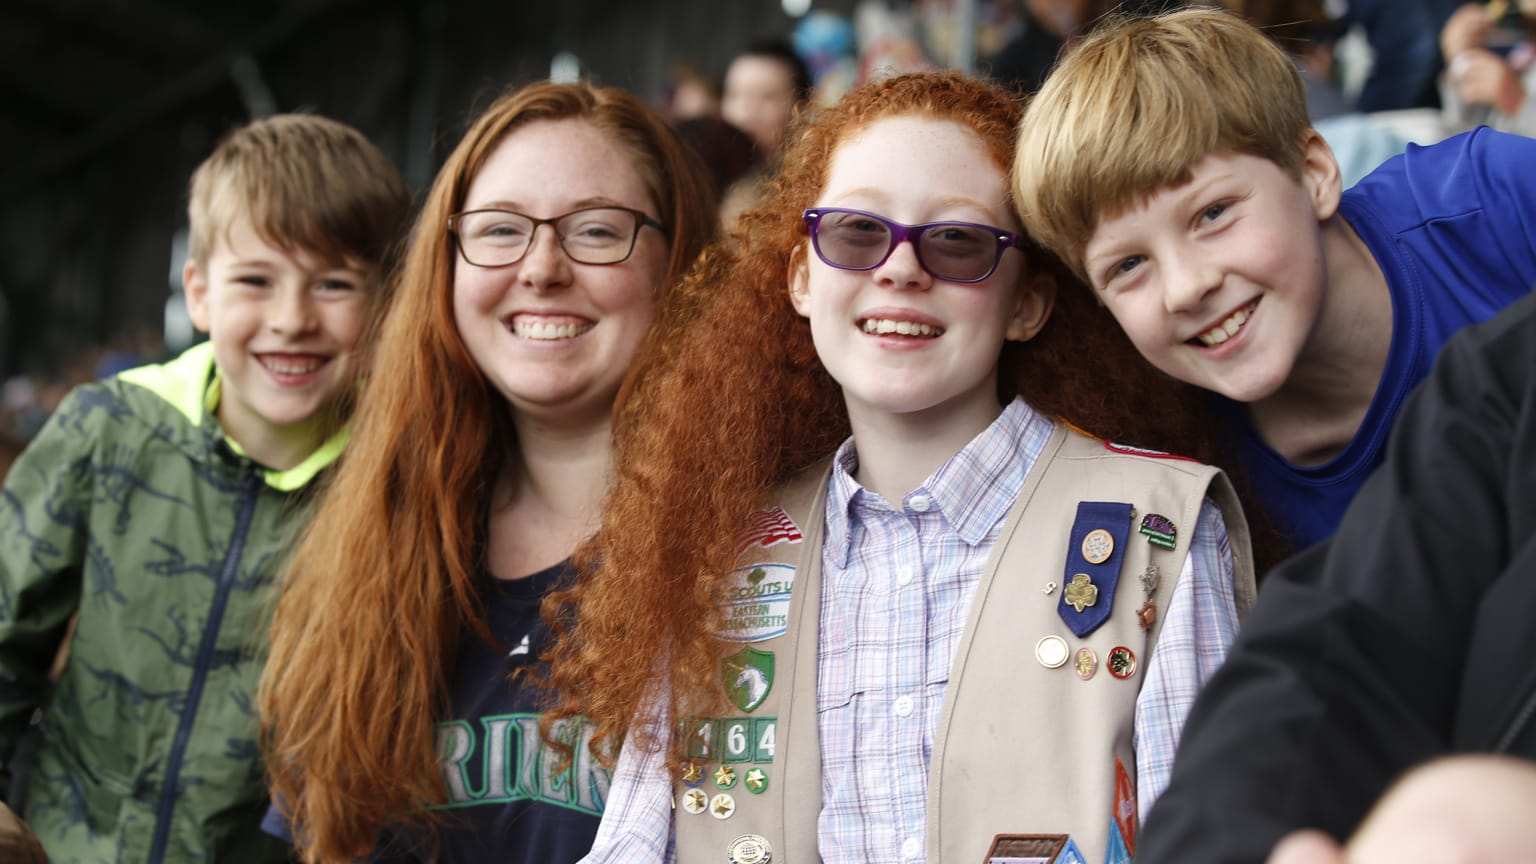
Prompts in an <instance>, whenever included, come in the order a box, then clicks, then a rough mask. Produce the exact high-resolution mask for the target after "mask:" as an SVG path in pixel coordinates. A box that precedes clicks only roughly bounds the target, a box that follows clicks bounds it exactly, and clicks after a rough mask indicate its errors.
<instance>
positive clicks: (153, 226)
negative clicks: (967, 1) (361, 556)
mask: <svg viewBox="0 0 1536 864" xmlns="http://www.w3.org/2000/svg"><path fill="white" fill-rule="evenodd" d="M839 5H842V6H845V7H846V6H847V5H848V4H846V3H844V4H839ZM792 26H793V21H792V20H791V19H789V18H788V17H786V16H785V14H784V13H783V12H782V11H781V9H780V7H779V0H731V2H729V3H717V2H714V0H634V2H618V0H548V2H528V0H510V2H506V0H503V2H489V0H366V2H365V0H227V2H225V0H216V2H207V0H6V2H5V3H3V4H0V202H3V203H0V376H6V375H10V374H12V373H14V372H16V371H31V370H36V371H43V372H46V373H48V374H59V373H61V372H62V371H65V370H63V369H62V368H61V367H63V366H65V365H67V364H68V363H69V360H70V358H71V357H74V356H77V355H78V353H79V352H81V351H82V350H84V349H86V348H89V347H90V346H94V345H99V344H102V343H104V342H106V341H107V340H109V339H111V338H113V337H115V336H117V335H119V334H122V333H124V332H126V331H128V330H130V329H132V328H134V327H136V326H145V327H151V328H154V329H156V330H158V329H159V328H160V327H161V326H162V323H163V321H164V319H165V310H166V308H167V305H168V302H169V304H170V305H172V306H174V304H175V303H176V302H178V301H177V300H176V298H175V297H174V295H173V293H172V292H173V283H174V282H175V274H179V272H180V266H181V261H179V260H174V259H175V258H176V257H177V253H176V252H175V251H174V250H173V247H172V243H173V238H174V236H175V235H176V233H177V231H178V230H179V229H180V228H182V226H183V225H184V222H185V215H184V212H183V209H184V206H185V184H186V181H187V178H188V176H189V175H190V173H191V170H192V169H193V168H194V167H195V166H196V164H197V163H198V162H199V161H200V160H201V159H202V158H203V156H205V155H206V154H207V152H208V150H209V149H210V148H211V147H212V145H213V143H214V141H215V140H216V139H217V138H218V136H219V135H220V134H221V133H222V132H223V131H224V130H225V129H227V128H229V127H230V126H232V125H234V124H237V123H240V122H243V121H245V120H247V119H249V118H251V117H253V116H260V115H263V114H268V113H273V112H277V111H290V110H309V111H315V112H318V113H322V114H326V115H329V116H332V117H335V118H337V119H339V120H342V121H344V122H347V123H351V124H352V125H354V126H356V127H358V128H359V129H361V130H362V131H364V132H365V133H366V134H368V135H369V136H370V137H371V138H372V139H373V140H374V141H375V142H376V143H378V144H379V145H380V146H381V147H382V148H383V149H384V150H385V152H387V153H389V154H390V155H391V156H392V157H393V158H394V159H395V160H396V161H397V163H398V164H399V165H400V167H401V169H402V170H403V171H404V172H405V174H406V179H407V181H408V182H409V183H410V184H411V187H412V189H413V190H414V191H416V192H417V193H418V194H420V192H422V191H423V190H424V189H425V188H426V186H427V185H428V183H430V181H431V178H432V175H433V173H434V172H435V171H436V168H437V165H438V164H439V161H440V159H441V157H442V155H443V154H444V152H445V149H446V148H447V147H449V146H451V145H452V144H453V142H454V141H455V140H456V139H457V136H458V134H459V132H460V130H461V129H462V127H463V124H464V122H465V121H466V120H467V119H468V118H469V117H471V116H472V115H473V113H474V111H476V110H477V109H478V108H480V107H482V106H483V105H485V104H486V103H487V102H488V101H489V100H490V99H491V98H492V97H493V96H494V95H495V94H496V93H499V92H500V91H501V90H502V89H503V88H505V87H507V86H512V85H517V84H521V83H525V82H527V81H532V80H536V79H539V78H543V77H547V76H548V74H549V70H550V64H551V62H552V60H553V58H554V57H555V56H556V55H557V54H561V53H562V52H565V53H568V54H570V55H574V56H575V57H576V58H577V59H578V60H579V61H580V63H581V67H582V69H583V72H584V74H586V75H587V77H590V78H592V79H594V80H596V81H598V82H599V83H603V84H611V85H616V86H621V87H625V88H628V89H630V90H632V91H633V92H635V93H637V94H640V95H641V96H643V97H645V98H648V99H650V98H655V97H657V96H658V95H659V94H660V93H661V91H662V89H663V87H664V84H665V81H666V77H667V73H668V69H669V68H670V67H671V65H672V64H673V63H675V62H677V61H680V60H687V61H690V62H692V63H694V64H696V65H698V66H699V67H701V68H703V69H706V70H709V71H713V72H715V73H717V74H718V73H719V72H720V71H721V70H722V69H723V67H724V64H725V63H726V62H727V60H728V59H729V57H730V55H731V53H732V52H733V51H734V50H735V49H736V48H738V47H740V46H742V45H745V44H746V43H747V42H749V41H751V40H753V39H754V38H757V37H759V36H764V35H771V34H779V35H788V34H789V32H790V30H791V28H792Z"/></svg>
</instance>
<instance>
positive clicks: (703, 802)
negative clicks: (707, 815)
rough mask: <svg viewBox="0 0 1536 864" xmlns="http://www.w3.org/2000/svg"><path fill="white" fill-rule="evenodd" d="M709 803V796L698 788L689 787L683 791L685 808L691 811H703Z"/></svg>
mask: <svg viewBox="0 0 1536 864" xmlns="http://www.w3.org/2000/svg"><path fill="white" fill-rule="evenodd" d="M708 805H709V798H708V797H707V796H705V794H704V793H703V792H702V791H700V790H698V789H689V790H688V791H687V792H684V793H683V809H684V810H687V811H688V812H689V813H703V812H704V808H705V807H707V806H708Z"/></svg>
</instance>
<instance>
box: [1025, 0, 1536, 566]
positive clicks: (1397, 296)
mask: <svg viewBox="0 0 1536 864" xmlns="http://www.w3.org/2000/svg"><path fill="white" fill-rule="evenodd" d="M1532 165H1536V141H1533V140H1531V139H1527V138H1520V137H1517V136H1511V135H1504V134H1501V133H1496V132H1493V131H1490V130H1486V129H1482V130H1477V131H1474V132H1471V133H1468V134H1465V135H1461V136H1457V137H1455V138H1452V139H1449V140H1447V141H1445V142H1442V143H1440V144H1437V145H1434V146H1431V147H1410V148H1409V150H1408V152H1407V153H1406V154H1404V155H1402V156H1398V157H1395V158H1393V159H1391V160H1389V161H1388V162H1387V163H1385V164H1384V165H1383V166H1381V167H1380V168H1378V169H1377V170H1376V171H1375V172H1373V173H1372V174H1371V175H1370V176H1368V177H1367V178H1366V179H1364V180H1363V181H1361V182H1360V183H1359V184H1357V185H1356V186H1354V187H1353V188H1351V189H1349V190H1348V191H1344V190H1343V189H1342V188H1341V187H1342V184H1341V181H1340V178H1339V168H1338V163H1337V162H1336V161H1335V160H1334V157H1333V154H1332V152H1330V150H1329V149H1328V145H1327V144H1326V143H1325V142H1324V141H1323V139H1322V137H1321V136H1320V135H1318V133H1317V132H1316V131H1315V130H1314V129H1312V128H1311V126H1310V125H1309V124H1308V120H1307V111H1306V103H1305V99H1304V96H1303V90H1302V83H1301V78H1300V76H1299V74H1298V73H1297V71H1296V69H1295V67H1294V66H1293V65H1292V62H1291V60H1290V59H1289V58H1288V57H1287V56H1286V54H1285V52H1284V51H1282V50H1281V49H1280V48H1279V47H1277V46H1276V45H1275V44H1274V43H1273V42H1272V41H1270V40H1269V39H1268V38H1267V37H1266V36H1265V35H1264V34H1263V33H1262V32H1260V31H1258V30H1257V29H1255V28H1253V27H1252V26H1250V25H1248V24H1247V23H1245V22H1243V21H1242V20H1241V19H1240V18H1237V17H1236V16H1234V15H1231V14H1229V13H1225V12H1221V11H1218V10H1214V9H1187V10H1181V11H1178V12H1173V13H1168V14H1165V15H1162V16H1158V17H1154V18H1150V19H1141V20H1136V19H1126V20H1121V21H1118V22H1114V23H1111V24H1109V25H1107V26H1105V27H1103V28H1101V29H1100V30H1098V31H1096V32H1095V33H1094V34H1093V35H1091V36H1089V37H1088V38H1087V39H1085V40H1084V41H1083V42H1082V43H1081V44H1080V45H1079V46H1078V47H1077V48H1076V49H1075V50H1074V51H1073V52H1072V53H1071V54H1070V55H1068V56H1067V57H1066V58H1065V59H1064V60H1063V61H1062V63H1061V64H1060V66H1058V68H1057V69H1056V70H1055V71H1054V72H1053V73H1052V75H1051V76H1050V78H1049V79H1048V80H1047V81H1046V83H1045V84H1044V86H1043V87H1042V88H1041V90H1040V91H1039V93H1038V94H1036V96H1035V97H1034V98H1033V99H1032V101H1031V102H1030V105H1029V107H1028V109H1027V112H1026V115H1025V118H1024V120H1023V123H1022V125H1021V128H1020V137H1019V143H1018V150H1017V154H1016V158H1015V162H1014V166H1013V185H1014V192H1015V194H1016V195H1017V196H1018V200H1019V204H1020V210H1021V212H1022V213H1023V214H1024V218H1025V221H1026V225H1027V227H1028V229H1029V231H1030V232H1031V233H1032V234H1033V235H1034V236H1036V237H1037V238H1038V239H1039V240H1040V241H1041V242H1042V243H1043V244H1044V245H1045V246H1046V247H1047V248H1049V249H1051V250H1052V251H1053V252H1056V253H1057V254H1058V255H1060V256H1061V258H1062V259H1063V260H1064V261H1066V262H1068V264H1069V265H1070V266H1072V267H1073V268H1074V269H1075V270H1076V271H1077V273H1078V275H1079V276H1081V277H1082V278H1083V279H1084V280H1085V281H1086V282H1087V284H1088V285H1090V286H1091V288H1092V290H1093V291H1094V292H1095V293H1096V295H1097V296H1098V297H1099V298H1100V300H1101V301H1102V302H1103V303H1104V304H1105V305H1106V306H1107V307H1108V308H1109V310H1110V311H1111V312H1112V313H1113V314H1114V316H1115V318H1116V319H1117V320H1118V321H1119V323H1120V325H1121V327H1122V328H1123V329H1124V330H1125V332H1126V334H1127V335H1128V336H1129V337H1130V339H1131V341H1132V342H1133V343H1135V345H1136V347H1137V348H1138V349H1139V350H1140V351H1141V353H1142V355H1143V356H1144V357H1146V359H1147V360H1148V361H1149V362H1151V363H1152V364H1153V365H1154V366H1156V367H1157V368H1159V369H1161V370H1162V371H1163V372H1165V373H1167V374H1168V375H1170V376H1172V377H1174V378H1177V379H1180V380H1182V381H1185V382H1188V383H1190V384H1194V385H1196V386H1198V387H1202V388H1205V389H1206V390H1210V391H1212V392H1213V393H1215V394H1217V397H1218V399H1220V400H1221V401H1222V403H1223V405H1224V406H1225V407H1226V408H1227V416H1228V417H1229V418H1230V429H1231V432H1232V434H1233V436H1234V438H1235V440H1236V443H1237V448H1238V450H1239V452H1240V453H1241V456H1242V458H1243V462H1244V467H1245V468H1246V469H1247V471H1248V473H1249V474H1250V476H1251V477H1252V479H1253V481H1254V485H1255V487H1256V489H1257V491H1258V495H1259V498H1260V499H1261V500H1262V502H1263V503H1264V505H1265V507H1266V509H1267V510H1268V512H1269V515H1270V517H1271V518H1273V519H1274V520H1275V521H1276V522H1278V523H1279V524H1280V525H1281V526H1282V528H1284V529H1285V530H1286V531H1287V533H1288V534H1289V535H1290V537H1291V539H1292V540H1293V541H1294V542H1295V543H1297V544H1298V545H1306V544H1310V543H1311V542H1313V541H1316V540H1320V539H1322V538H1324V537H1326V536H1328V535H1329V534H1331V533H1332V532H1333V529H1334V526H1335V525H1336V524H1337V522H1338V519H1339V517H1340V516H1341V515H1342V513H1343V511H1344V508H1345V507H1346V506H1347V505H1348V503H1349V500H1350V499H1351V498H1352V497H1353V496H1354V493H1355V491H1356V490H1357V489H1358V488H1359V486H1360V484H1361V483H1362V482H1363V481H1364V479H1365V477H1366V475H1368V474H1369V473H1370V471H1371V469H1372V468H1374V467H1375V466H1376V465H1377V464H1378V463H1379V462H1380V461H1381V457H1382V447H1383V444H1384V441H1385V439H1386V436H1387V432H1388V430H1389V429H1390V427H1391V423H1392V419H1393V417H1394V416H1395V415H1396V412H1397V408H1398V406H1399V404H1400V403H1401V401H1402V399H1403V397H1404V396H1405V395H1406V393H1407V392H1408V391H1409V390H1411V389H1412V388H1413V386H1414V385H1415V384H1417V383H1418V381H1419V380H1420V379H1422V378H1423V377H1424V375H1425V374H1426V373H1427V372H1428V369H1429V365H1430V363H1431V361H1432V360H1433V359H1434V356H1435V353H1436V352H1437V350H1438V349H1439V346H1440V345H1441V343H1443V342H1444V341H1445V339H1446V338H1447V337H1448V336H1449V335H1450V334H1451V333H1452V332H1454V331H1455V330H1457V329H1458V328H1460V327H1462V326H1463V325H1465V324H1468V323H1471V322H1474V321H1480V320H1483V319H1486V318H1488V317H1491V316H1492V315H1493V314H1494V313H1496V312H1497V311H1499V310H1500V309H1502V308H1503V307H1504V306H1506V305H1508V304H1509V303H1510V302H1512V301H1513V300H1515V299H1516V298H1518V297H1520V296H1522V295H1524V294H1525V293H1527V292H1529V291H1530V290H1531V288H1532V285H1533V283H1536V230H1533V228H1536V171H1532V170H1531V168H1530V166H1532ZM1149 398H1155V394H1149ZM1168 443H1169V446H1170V448H1171V449H1177V444H1178V442H1168Z"/></svg>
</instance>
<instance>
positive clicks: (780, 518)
mask: <svg viewBox="0 0 1536 864" xmlns="http://www.w3.org/2000/svg"><path fill="white" fill-rule="evenodd" d="M804 539H805V536H804V535H802V534H801V533H800V526H798V525H796V524H795V522H794V520H793V519H790V518H789V514H788V513H785V512H784V508H783V507H775V508H773V509H772V510H759V511H757V512H756V513H753V514H752V515H751V516H749V517H747V530H746V531H745V532H743V533H742V535H741V539H740V540H739V541H737V543H736V554H737V555H740V554H741V553H743V552H745V551H747V550H748V549H751V548H752V547H753V546H761V547H762V548H764V549H767V548H768V547H769V546H777V545H779V544H780V543H799V542H800V541H801V540H804Z"/></svg>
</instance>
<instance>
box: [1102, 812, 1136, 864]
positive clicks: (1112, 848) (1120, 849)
mask: <svg viewBox="0 0 1536 864" xmlns="http://www.w3.org/2000/svg"><path fill="white" fill-rule="evenodd" d="M1104 864H1131V850H1129V849H1127V848H1126V846H1125V838H1124V837H1121V836H1120V828H1119V826H1117V825H1116V824H1115V823H1114V821H1113V820H1111V821H1110V823H1109V848H1108V849H1105V850H1104Z"/></svg>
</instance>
